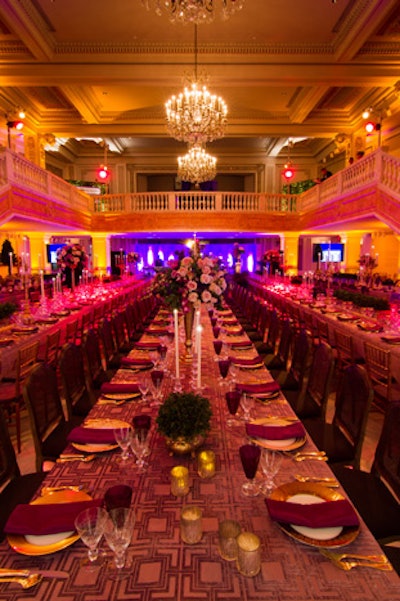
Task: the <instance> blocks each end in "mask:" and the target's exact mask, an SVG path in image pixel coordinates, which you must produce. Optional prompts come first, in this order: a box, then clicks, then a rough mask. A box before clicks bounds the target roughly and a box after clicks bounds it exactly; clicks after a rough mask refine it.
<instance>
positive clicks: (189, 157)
mask: <svg viewBox="0 0 400 601" xmlns="http://www.w3.org/2000/svg"><path fill="white" fill-rule="evenodd" d="M216 175H217V159H216V157H213V156H211V155H210V154H208V153H207V152H206V150H205V148H203V147H202V146H199V145H196V146H192V147H191V148H189V151H188V152H187V153H186V154H185V155H184V156H181V157H178V177H179V178H180V179H181V180H182V181H184V182H191V183H193V184H195V185H196V186H198V185H199V184H201V183H202V182H209V181H211V180H213V179H214V178H215V176H216Z"/></svg>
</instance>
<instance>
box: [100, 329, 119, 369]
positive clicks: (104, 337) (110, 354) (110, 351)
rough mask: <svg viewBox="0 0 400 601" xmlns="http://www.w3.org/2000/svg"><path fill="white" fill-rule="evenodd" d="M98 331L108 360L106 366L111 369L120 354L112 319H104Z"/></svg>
mask: <svg viewBox="0 0 400 601" xmlns="http://www.w3.org/2000/svg"><path fill="white" fill-rule="evenodd" d="M98 331H99V336H100V341H101V345H102V348H103V354H104V358H105V361H106V367H107V369H109V368H110V367H111V366H112V365H113V363H114V362H115V361H116V360H117V355H118V351H117V347H116V344H115V338H114V332H113V328H112V325H111V321H110V320H109V319H107V318H104V319H102V320H101V322H100V324H99V329H98Z"/></svg>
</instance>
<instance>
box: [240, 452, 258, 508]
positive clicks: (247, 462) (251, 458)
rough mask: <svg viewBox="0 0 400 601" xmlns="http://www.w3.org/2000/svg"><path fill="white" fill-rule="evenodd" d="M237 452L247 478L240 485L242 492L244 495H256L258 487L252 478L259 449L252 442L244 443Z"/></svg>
mask: <svg viewBox="0 0 400 601" xmlns="http://www.w3.org/2000/svg"><path fill="white" fill-rule="evenodd" d="M239 454H240V459H241V461H242V466H243V470H244V473H245V474H246V478H247V482H245V483H244V484H243V485H242V493H243V494H244V495H246V497H256V496H257V495H258V494H259V493H260V488H259V486H258V485H257V484H256V483H255V481H254V478H255V475H256V472H257V468H258V463H259V461H260V455H261V449H260V447H257V446H256V445H253V444H245V445H242V446H241V447H239Z"/></svg>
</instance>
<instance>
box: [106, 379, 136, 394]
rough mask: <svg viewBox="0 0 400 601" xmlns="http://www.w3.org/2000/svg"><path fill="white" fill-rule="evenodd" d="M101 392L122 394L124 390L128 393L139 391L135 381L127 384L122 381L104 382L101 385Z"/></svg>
mask: <svg viewBox="0 0 400 601" xmlns="http://www.w3.org/2000/svg"><path fill="white" fill-rule="evenodd" d="M101 392H102V393H103V394H117V393H121V394H123V393H124V392H126V393H128V394H129V393H132V392H135V393H136V392H139V386H138V385H137V384H136V383H135V382H129V383H127V384H125V383H123V382H104V384H102V385H101Z"/></svg>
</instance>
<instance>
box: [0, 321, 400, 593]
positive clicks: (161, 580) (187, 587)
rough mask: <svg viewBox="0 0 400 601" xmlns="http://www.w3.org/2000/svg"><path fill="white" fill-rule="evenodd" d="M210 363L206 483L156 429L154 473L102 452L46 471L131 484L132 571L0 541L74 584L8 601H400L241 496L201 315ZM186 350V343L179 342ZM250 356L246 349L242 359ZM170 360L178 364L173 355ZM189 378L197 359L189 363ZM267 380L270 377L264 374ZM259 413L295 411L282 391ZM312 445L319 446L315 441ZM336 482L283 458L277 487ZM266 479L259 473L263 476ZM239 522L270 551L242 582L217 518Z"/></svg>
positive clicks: (366, 535) (392, 586)
mask: <svg viewBox="0 0 400 601" xmlns="http://www.w3.org/2000/svg"><path fill="white" fill-rule="evenodd" d="M202 323H203V325H204V336H203V338H202V359H203V361H202V366H203V376H204V377H203V379H202V381H203V384H204V385H205V389H204V394H205V395H206V396H207V397H209V398H210V400H211V402H212V407H213V417H212V430H211V432H210V434H209V436H208V437H207V440H206V441H205V444H204V448H207V449H213V450H214V451H215V453H216V474H215V476H214V477H213V478H211V479H208V480H204V479H201V478H200V477H199V476H198V474H197V463H196V458H193V457H191V456H190V455H188V456H184V457H176V456H171V455H169V454H168V451H167V448H166V445H165V441H164V439H163V438H162V437H161V436H160V435H159V434H158V433H157V432H156V431H155V429H153V430H152V432H151V453H150V457H149V462H150V467H149V469H147V470H146V471H144V472H139V471H138V470H137V468H136V467H135V465H134V462H133V460H128V461H127V462H126V465H123V464H122V462H121V461H120V460H119V451H114V452H111V453H104V454H99V456H98V457H96V459H95V460H94V461H92V462H90V463H81V462H72V463H63V464H57V465H56V466H55V467H54V469H53V470H52V471H51V472H50V473H49V474H48V477H47V478H46V481H45V483H44V485H46V486H49V485H50V486H55V485H57V486H59V485H71V484H83V485H85V486H86V487H87V488H88V490H89V491H90V493H91V495H92V496H94V497H100V496H102V495H103V494H104V492H105V491H106V489H107V488H108V487H110V486H112V485H114V484H116V483H121V482H125V483H127V484H129V485H131V486H132V488H133V499H132V503H133V505H134V507H135V512H136V523H135V529H134V535H133V540H132V543H131V545H130V547H129V549H128V554H127V566H126V568H124V570H123V574H122V575H121V576H120V577H118V576H116V569H115V568H114V567H113V564H112V562H111V552H110V550H109V549H108V547H107V546H106V544H105V542H104V541H103V543H102V550H103V551H104V554H105V555H104V557H103V563H102V566H101V567H100V568H99V567H96V568H94V569H93V570H90V569H88V568H87V566H85V565H82V560H83V559H84V558H85V556H86V548H85V546H84V545H83V543H82V542H81V541H79V540H78V541H77V542H75V543H74V544H73V545H71V546H70V547H68V548H66V549H64V550H60V551H58V552H56V553H54V554H51V555H42V556H35V557H30V556H26V555H22V554H18V553H16V552H14V551H13V550H11V549H10V547H9V545H8V543H7V542H4V543H2V544H1V545H0V567H10V568H11V567H12V568H26V567H29V568H31V569H33V570H34V569H45V570H61V571H66V572H68V574H69V577H68V578H67V579H57V578H54V579H52V578H47V577H46V578H44V579H43V581H42V582H41V583H40V584H39V585H37V586H36V587H34V588H31V589H29V591H22V589H21V587H20V586H19V585H17V584H0V599H1V600H2V601H17V600H20V599H22V598H25V597H26V598H28V597H29V599H32V600H33V599H34V600H36V601H61V600H64V601H65V600H68V601H93V600H96V601H103V600H104V601H114V600H118V601H121V600H124V599H125V600H129V601H168V600H170V601H183V600H185V601H188V600H191V601H243V600H247V601H253V600H257V601H269V600H271V601H272V600H274V601H277V600H278V599H279V601H309V600H313V601H318V600H320V601H327V600H328V599H329V601H376V600H377V599H379V601H394V600H397V601H399V599H400V579H399V577H398V576H397V575H396V573H395V572H394V571H392V572H381V571H378V570H374V569H368V568H355V569H353V570H352V571H349V572H347V571H343V570H341V569H339V568H337V567H336V566H335V565H333V564H332V563H331V562H330V561H329V560H328V559H326V558H325V557H323V556H322V555H321V554H320V552H319V551H318V548H315V547H312V546H308V545H305V544H303V543H300V542H299V541H297V540H295V539H293V538H291V537H289V536H288V535H287V534H285V533H284V532H283V531H282V530H281V529H280V527H279V526H278V525H277V524H276V523H274V522H272V521H271V520H270V518H269V516H268V513H267V510H266V506H265V502H264V498H263V497H262V496H259V497H255V498H246V497H244V496H243V495H242V494H241V484H242V483H243V481H244V474H243V469H242V466H241V462H240V458H239V453H238V447H239V446H240V444H241V443H242V442H244V441H245V429H244V424H243V422H239V423H238V425H236V426H233V427H231V428H228V427H227V426H226V421H227V416H228V414H227V409H226V403H225V388H224V387H223V386H220V385H219V383H218V375H219V373H218V364H217V363H216V362H215V361H214V358H215V355H214V351H213V347H212V343H211V341H212V332H211V326H210V322H209V319H208V315H207V314H206V313H203V314H202ZM181 348H182V349H183V344H181ZM242 354H244V355H245V353H242ZM170 364H171V366H172V369H173V366H174V359H173V357H171V361H170ZM181 368H182V371H183V372H185V370H186V372H187V373H189V372H190V369H191V364H190V363H183V362H182V364H181ZM260 373H261V372H260V371H258V372H256V371H252V372H250V371H244V370H243V371H240V372H239V375H238V377H239V379H240V380H241V381H246V380H247V381H249V380H252V379H254V378H255V377H256V375H257V377H259V374H260ZM264 376H267V377H269V375H268V374H267V373H266V372H265V373H264ZM136 378H137V375H136V374H133V373H131V374H128V375H127V373H126V372H121V371H120V372H119V373H118V374H117V376H116V379H117V380H124V381H125V380H126V379H136ZM172 385H173V378H172V377H170V378H169V379H167V380H165V381H164V383H163V386H164V394H165V393H167V392H168V390H169V389H170V388H171V386H172ZM156 412H157V409H156V408H154V407H148V406H145V405H143V404H139V403H138V402H137V401H136V402H135V401H131V402H127V403H125V404H123V405H97V406H96V407H94V408H93V411H92V417H102V418H115V419H123V420H126V421H128V422H129V421H131V420H132V418H133V416H134V415H136V414H139V413H148V414H151V415H152V417H153V423H154V418H155V416H156ZM252 412H253V416H262V415H265V416H266V415H291V409H290V407H289V405H288V404H287V403H286V402H285V401H284V397H283V396H282V395H281V396H280V398H279V399H278V400H277V401H274V402H272V403H270V404H268V405H266V406H264V405H261V403H257V404H255V405H254V407H253V410H252ZM304 449H307V450H310V449H311V450H312V449H314V445H313V443H312V442H311V441H307V442H306V445H305V447H304ZM178 464H181V465H186V466H187V467H188V469H189V474H190V492H189V494H188V495H187V496H186V497H184V498H183V499H182V498H176V497H174V496H172V495H171V492H170V478H169V472H170V469H171V468H172V467H173V466H175V465H178ZM297 473H300V474H304V475H318V476H329V475H331V471H330V469H329V467H328V466H327V465H326V463H324V462H319V461H304V462H302V463H296V462H295V461H293V459H292V458H291V457H286V456H285V457H284V460H283V462H282V467H281V469H280V471H279V474H278V476H277V484H278V485H280V484H283V483H285V482H288V481H294V475H295V474H297ZM257 477H258V478H261V477H262V476H261V474H260V472H258V474H257ZM184 504H195V505H198V506H200V507H201V508H202V510H203V531H204V533H203V537H202V540H201V542H200V543H198V544H195V545H188V544H185V543H183V542H182V541H181V539H180V532H179V515H180V510H181V508H182V506H183V505H184ZM227 518H232V519H234V520H237V521H239V522H240V524H241V527H242V529H243V530H249V531H252V532H255V533H256V534H258V536H259V537H260V539H261V545H262V566H261V571H260V572H259V574H258V575H257V576H255V577H252V578H250V577H245V576H242V575H241V574H240V573H239V572H238V570H237V568H236V565H235V562H228V561H225V560H223V559H221V557H220V556H219V553H218V546H217V532H218V523H219V521H221V520H223V519H227ZM345 549H346V551H348V552H354V553H364V554H372V553H380V552H381V551H380V549H379V547H378V545H377V543H376V541H375V540H374V539H373V537H372V536H371V534H370V532H369V531H368V530H367V528H366V527H365V526H364V524H361V528H360V533H359V536H358V537H357V538H356V540H355V541H354V542H352V543H351V544H349V545H347V546H346V547H345Z"/></svg>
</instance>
